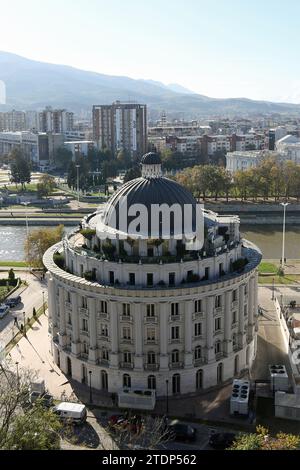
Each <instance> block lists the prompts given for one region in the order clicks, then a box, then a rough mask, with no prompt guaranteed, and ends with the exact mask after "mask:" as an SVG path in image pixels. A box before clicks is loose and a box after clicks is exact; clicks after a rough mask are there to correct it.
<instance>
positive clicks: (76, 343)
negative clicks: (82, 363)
mask: <svg viewBox="0 0 300 470" xmlns="http://www.w3.org/2000/svg"><path fill="white" fill-rule="evenodd" d="M71 300H72V330H73V338H72V339H73V341H72V354H73V355H74V356H78V355H79V354H80V352H81V344H80V335H79V311H78V294H77V293H76V292H71Z"/></svg>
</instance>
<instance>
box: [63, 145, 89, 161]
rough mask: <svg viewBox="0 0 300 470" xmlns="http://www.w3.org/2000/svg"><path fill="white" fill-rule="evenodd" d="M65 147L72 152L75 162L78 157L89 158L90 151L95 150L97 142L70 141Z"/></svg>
mask: <svg viewBox="0 0 300 470" xmlns="http://www.w3.org/2000/svg"><path fill="white" fill-rule="evenodd" d="M64 146H65V147H66V148H67V149H68V150H71V152H72V155H73V158H72V159H73V161H75V160H76V157H77V156H80V155H83V156H85V157H86V156H87V155H88V152H89V150H91V149H94V148H95V147H96V146H95V142H94V141H92V140H77V141H76V140H75V141H70V142H65V143H64Z"/></svg>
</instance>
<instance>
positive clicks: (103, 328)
mask: <svg viewBox="0 0 300 470" xmlns="http://www.w3.org/2000/svg"><path fill="white" fill-rule="evenodd" d="M101 336H105V337H107V336H108V328H107V325H101Z"/></svg>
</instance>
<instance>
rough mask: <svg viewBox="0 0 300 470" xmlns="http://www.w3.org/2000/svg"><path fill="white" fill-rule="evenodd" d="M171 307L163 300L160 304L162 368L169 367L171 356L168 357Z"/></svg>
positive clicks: (166, 368)
mask: <svg viewBox="0 0 300 470" xmlns="http://www.w3.org/2000/svg"><path fill="white" fill-rule="evenodd" d="M169 307H170V304H169V303H168V302H163V303H161V304H160V305H159V322H160V325H159V326H160V328H159V332H160V358H159V360H160V369H161V370H168V369H169V357H168V343H169V331H168V323H169Z"/></svg>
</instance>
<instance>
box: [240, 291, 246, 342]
mask: <svg viewBox="0 0 300 470" xmlns="http://www.w3.org/2000/svg"><path fill="white" fill-rule="evenodd" d="M244 305H245V288H244V285H243V284H242V285H241V286H240V287H239V337H240V345H241V346H242V347H244V346H245V344H246V334H245V316H244Z"/></svg>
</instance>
